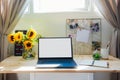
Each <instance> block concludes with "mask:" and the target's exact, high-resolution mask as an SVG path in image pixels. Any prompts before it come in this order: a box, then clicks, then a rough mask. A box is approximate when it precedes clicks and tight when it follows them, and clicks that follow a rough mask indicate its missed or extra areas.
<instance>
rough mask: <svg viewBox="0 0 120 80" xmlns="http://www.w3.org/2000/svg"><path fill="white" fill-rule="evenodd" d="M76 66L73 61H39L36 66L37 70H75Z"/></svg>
mask: <svg viewBox="0 0 120 80" xmlns="http://www.w3.org/2000/svg"><path fill="white" fill-rule="evenodd" d="M76 66H77V64H76V62H75V61H74V60H73V59H68V60H67V59H63V60H61V59H60V60H59V59H57V60H39V61H38V62H37V65H36V67H37V68H75V67H76Z"/></svg>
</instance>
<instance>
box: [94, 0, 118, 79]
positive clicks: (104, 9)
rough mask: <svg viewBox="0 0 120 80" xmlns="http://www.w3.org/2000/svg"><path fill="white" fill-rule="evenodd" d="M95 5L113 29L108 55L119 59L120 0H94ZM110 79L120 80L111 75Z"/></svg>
mask: <svg viewBox="0 0 120 80" xmlns="http://www.w3.org/2000/svg"><path fill="white" fill-rule="evenodd" d="M95 3H96V5H97V7H98V9H99V11H100V12H101V14H102V15H103V16H104V17H105V19H106V20H107V21H108V22H109V23H110V24H111V25H112V26H113V27H114V32H113V35H112V39H111V46H110V54H111V55H113V56H115V57H117V58H119V59H120V0H95ZM111 79H112V80H120V77H119V74H118V73H113V74H112V76H111Z"/></svg>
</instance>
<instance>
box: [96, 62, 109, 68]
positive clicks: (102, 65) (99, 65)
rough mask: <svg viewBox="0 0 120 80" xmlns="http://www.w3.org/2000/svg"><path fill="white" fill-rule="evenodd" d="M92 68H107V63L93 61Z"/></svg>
mask: <svg viewBox="0 0 120 80" xmlns="http://www.w3.org/2000/svg"><path fill="white" fill-rule="evenodd" d="M94 66H98V67H108V62H107V61H97V60H96V61H95V62H94Z"/></svg>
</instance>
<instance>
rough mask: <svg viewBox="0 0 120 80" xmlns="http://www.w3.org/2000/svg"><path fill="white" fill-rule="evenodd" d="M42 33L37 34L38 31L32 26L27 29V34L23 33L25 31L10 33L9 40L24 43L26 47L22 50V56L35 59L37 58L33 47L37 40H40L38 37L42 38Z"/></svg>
mask: <svg viewBox="0 0 120 80" xmlns="http://www.w3.org/2000/svg"><path fill="white" fill-rule="evenodd" d="M40 37H41V35H40V34H37V32H36V31H35V30H34V29H32V28H30V29H29V30H27V33H26V34H23V32H19V31H18V32H17V33H11V34H9V35H8V41H9V42H10V43H18V44H22V45H23V47H24V50H23V51H22V52H23V53H22V57H23V58H24V59H34V58H35V52H34V50H33V47H34V45H35V43H36V42H38V38H40Z"/></svg>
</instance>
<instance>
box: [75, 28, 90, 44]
mask: <svg viewBox="0 0 120 80" xmlns="http://www.w3.org/2000/svg"><path fill="white" fill-rule="evenodd" d="M89 33H90V31H89V30H84V29H82V30H79V29H78V30H77V35H76V41H80V42H85V43H87V42H88V39H89Z"/></svg>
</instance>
